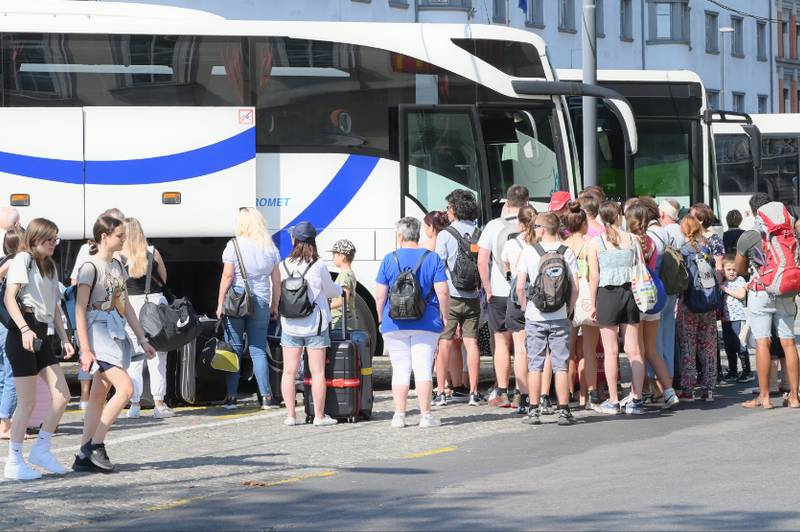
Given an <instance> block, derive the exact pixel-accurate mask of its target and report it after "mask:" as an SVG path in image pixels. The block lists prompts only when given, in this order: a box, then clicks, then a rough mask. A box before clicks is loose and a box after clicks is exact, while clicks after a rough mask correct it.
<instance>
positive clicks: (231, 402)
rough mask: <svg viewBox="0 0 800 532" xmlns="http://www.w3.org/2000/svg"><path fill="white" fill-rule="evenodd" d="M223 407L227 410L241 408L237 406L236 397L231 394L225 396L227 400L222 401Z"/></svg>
mask: <svg viewBox="0 0 800 532" xmlns="http://www.w3.org/2000/svg"><path fill="white" fill-rule="evenodd" d="M222 408H224V409H225V410H236V409H237V408H239V407H238V406H236V398H235V397H231V396H230V395H229V396H227V397H226V398H225V401H224V402H223V403H222Z"/></svg>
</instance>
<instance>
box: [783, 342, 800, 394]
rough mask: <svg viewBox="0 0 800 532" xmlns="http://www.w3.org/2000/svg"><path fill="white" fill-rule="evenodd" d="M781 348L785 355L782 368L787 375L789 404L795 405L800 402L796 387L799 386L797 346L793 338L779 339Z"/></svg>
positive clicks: (799, 373)
mask: <svg viewBox="0 0 800 532" xmlns="http://www.w3.org/2000/svg"><path fill="white" fill-rule="evenodd" d="M781 346H783V352H784V353H785V354H786V358H785V359H784V360H785V363H784V368H785V369H786V373H788V374H789V388H790V389H789V403H791V404H794V405H796V404H797V403H798V402H800V400H798V397H797V387H798V385H800V382H798V381H800V362H798V359H797V344H796V343H795V341H794V338H781Z"/></svg>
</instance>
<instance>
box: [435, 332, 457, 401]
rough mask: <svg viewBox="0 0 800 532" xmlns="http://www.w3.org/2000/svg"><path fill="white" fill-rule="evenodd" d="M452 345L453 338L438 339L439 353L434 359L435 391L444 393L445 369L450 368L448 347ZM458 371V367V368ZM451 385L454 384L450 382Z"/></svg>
mask: <svg viewBox="0 0 800 532" xmlns="http://www.w3.org/2000/svg"><path fill="white" fill-rule="evenodd" d="M452 346H453V340H444V339H440V340H439V354H438V355H437V359H436V388H437V390H436V391H437V393H440V394H441V393H444V386H445V381H446V380H447V370H449V369H450V349H451V348H452ZM459 373H460V368H459ZM450 385H451V386H455V383H454V382H452V376H451V382H450Z"/></svg>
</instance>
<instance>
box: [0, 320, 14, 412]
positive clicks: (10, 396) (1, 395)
mask: <svg viewBox="0 0 800 532" xmlns="http://www.w3.org/2000/svg"><path fill="white" fill-rule="evenodd" d="M7 333H8V331H7V330H6V328H5V327H3V326H2V325H0V419H11V416H13V415H14V410H16V409H17V389H16V388H15V387H14V375H13V374H12V373H11V363H10V362H9V361H8V357H7V356H6V334H7Z"/></svg>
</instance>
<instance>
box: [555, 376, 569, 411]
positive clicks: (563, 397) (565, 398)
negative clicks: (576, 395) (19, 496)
mask: <svg viewBox="0 0 800 532" xmlns="http://www.w3.org/2000/svg"><path fill="white" fill-rule="evenodd" d="M568 378H569V375H568V374H567V372H566V371H557V372H556V397H557V399H558V404H559V405H568V404H569V382H568V381H567V379H568Z"/></svg>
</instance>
